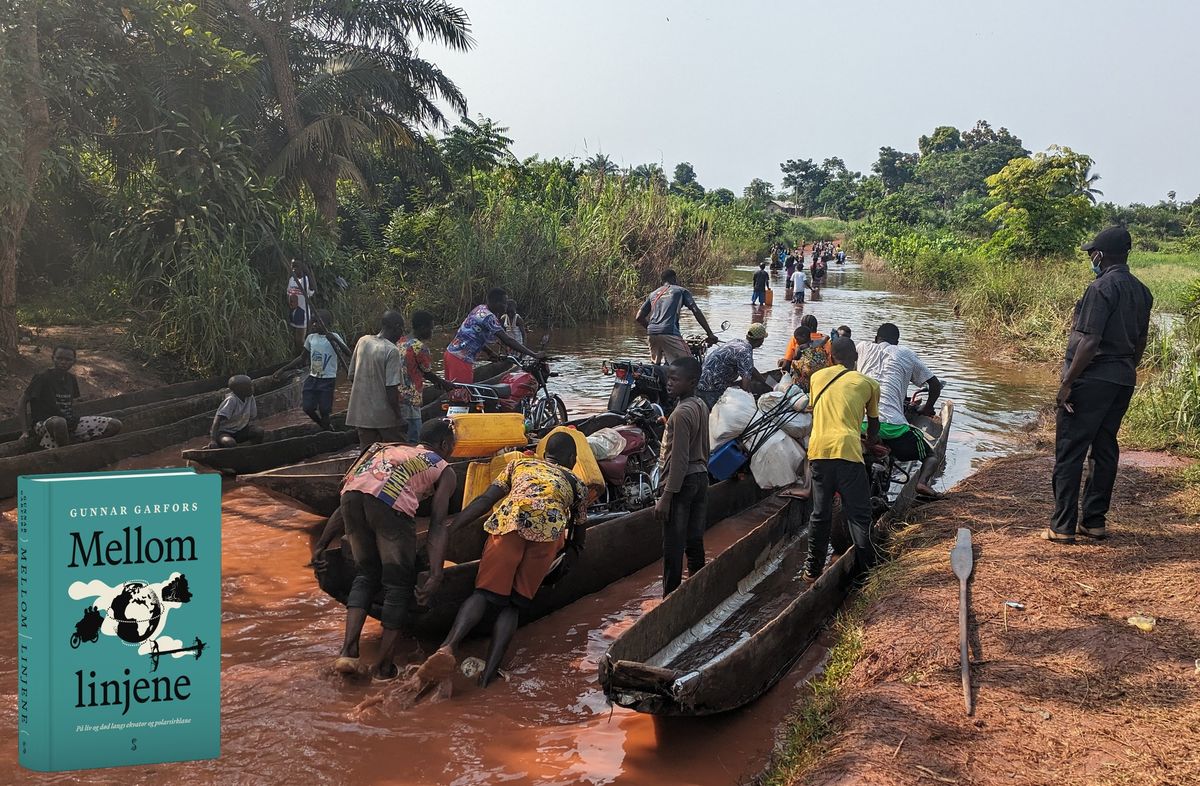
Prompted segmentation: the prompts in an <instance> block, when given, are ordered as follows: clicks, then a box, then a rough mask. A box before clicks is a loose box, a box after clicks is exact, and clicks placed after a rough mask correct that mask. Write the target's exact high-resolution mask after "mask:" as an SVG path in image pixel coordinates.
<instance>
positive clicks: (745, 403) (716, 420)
mask: <svg viewBox="0 0 1200 786" xmlns="http://www.w3.org/2000/svg"><path fill="white" fill-rule="evenodd" d="M755 411H756V410H755V408H754V396H752V395H750V394H749V393H747V392H746V391H744V390H742V389H741V388H729V389H728V390H726V391H725V392H724V393H723V394H722V395H721V398H720V399H719V400H718V401H717V403H716V406H714V407H713V408H712V412H710V413H709V414H708V442H709V449H710V450H716V449H717V448H718V447H720V446H721V445H724V444H725V443H726V442H728V441H729V440H731V439H734V438H736V437H738V436H740V435H741V433H742V431H744V430H745V428H746V426H747V425H749V423H750V418H752V417H754V413H755Z"/></svg>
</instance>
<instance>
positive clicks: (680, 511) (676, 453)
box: [654, 357, 708, 598]
mask: <svg viewBox="0 0 1200 786" xmlns="http://www.w3.org/2000/svg"><path fill="white" fill-rule="evenodd" d="M699 379H700V363H699V362H698V361H697V360H696V359H695V358H690V357H688V358H680V359H679V360H676V361H675V362H674V363H672V364H671V367H670V369H669V370H668V371H667V393H668V395H670V397H671V398H673V399H677V400H678V402H679V403H678V404H676V405H675V409H674V410H672V412H671V417H670V418H668V419H667V428H666V430H665V431H664V432H663V442H662V445H663V449H662V454H661V456H660V457H659V467H660V469H661V475H662V478H663V486H662V496H661V497H659V498H658V503H657V504H656V505H655V506H654V517H655V518H656V519H657V520H658V523H659V524H661V525H662V528H663V579H662V582H663V597H664V598H665V597H666V596H667V595H669V594H671V591H672V590H674V589H675V588H676V587H678V586H679V583H680V582H681V581H682V580H683V555H684V553H685V552H686V553H687V563H688V575H689V576H695V575H696V571H698V570H700V569H701V568H703V567H704V527H705V525H706V524H707V523H708V405H707V404H705V403H704V402H703V401H701V400H700V399H699V398H698V397H697V396H696V382H697V381H698V380H699Z"/></svg>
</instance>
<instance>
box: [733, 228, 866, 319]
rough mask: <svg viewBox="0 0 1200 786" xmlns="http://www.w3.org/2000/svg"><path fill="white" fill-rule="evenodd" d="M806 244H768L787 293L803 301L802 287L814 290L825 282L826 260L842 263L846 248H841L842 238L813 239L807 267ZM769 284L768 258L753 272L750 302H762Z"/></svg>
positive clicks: (800, 301) (798, 301) (793, 300)
mask: <svg viewBox="0 0 1200 786" xmlns="http://www.w3.org/2000/svg"><path fill="white" fill-rule="evenodd" d="M805 248H806V246H805V245H804V243H803V242H801V243H800V244H799V245H798V246H796V247H794V248H789V247H787V246H785V245H783V244H782V243H777V244H775V245H774V246H772V248H771V255H770V256H769V257H768V259H769V260H770V263H771V269H772V270H783V274H784V279H783V280H784V282H785V288H786V293H787V295H788V297H790V298H791V300H792V302H793V303H797V304H802V303H804V300H805V290H806V289H811V290H812V291H814V292H815V291H817V290H819V289H820V288H821V285H822V284H824V283H825V276H826V275H827V273H828V263H829V262H830V261H833V260H836V261H837V264H839V265H841V264H845V262H846V252H845V251H843V250H842V244H841V241H837V242H836V243H835V242H833V241H820V240H819V241H816V242H814V243H813V250H812V266H811V268H810V269H809V270H808V271H805V268H804V258H805V256H806V255H805ZM770 288H771V275H770V273H768V272H767V262H760V263H759V265H758V270H757V271H756V272H755V273H754V280H753V284H752V291H751V294H750V304H751V305H765V304H766V302H767V292H768V291H769V290H770Z"/></svg>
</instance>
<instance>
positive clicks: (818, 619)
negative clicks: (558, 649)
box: [600, 500, 855, 715]
mask: <svg viewBox="0 0 1200 786" xmlns="http://www.w3.org/2000/svg"><path fill="white" fill-rule="evenodd" d="M807 514H808V503H807V501H801V500H793V501H792V502H790V503H789V504H788V506H787V507H786V508H784V509H783V510H779V511H778V512H775V513H773V514H771V515H770V517H769V518H768V519H767V520H766V521H765V522H764V523H763V524H762V525H761V526H759V527H758V528H757V529H755V530H753V531H752V532H750V533H749V534H747V535H746V536H744V537H743V538H742V539H741V540H739V541H738V542H737V543H735V544H734V545H733V546H731V547H730V548H729V549H727V550H726V551H725V552H723V553H722V554H720V555H719V556H718V557H717V558H716V559H715V560H713V561H712V562H711V563H710V564H709V565H707V566H705V568H704V570H702V571H701V572H700V573H698V574H696V576H695V577H693V578H691V579H689V580H688V581H686V582H685V583H684V584H683V585H682V586H681V587H680V588H679V589H678V590H676V591H675V592H674V593H672V594H671V596H670V597H668V598H667V599H666V600H664V601H663V603H662V604H660V605H659V606H658V607H656V608H654V609H652V610H651V611H649V612H647V613H646V614H645V615H643V616H642V617H641V618H639V619H638V620H637V621H636V622H635V623H634V624H633V625H632V626H631V627H630V628H629V629H628V630H626V631H625V632H624V633H623V634H622V635H621V636H620V637H619V638H618V639H617V641H615V642H614V643H613V645H612V647H610V648H609V651H608V653H606V655H605V656H604V658H602V659H601V663H600V682H601V685H602V687H603V688H604V691H605V693H606V695H607V696H608V697H609V699H611V700H612V701H614V702H615V703H617V704H620V705H622V706H625V707H630V708H632V709H636V710H639V711H641V712H648V713H652V714H658V715H708V714H713V713H717V712H725V711H728V710H732V709H735V708H737V707H740V706H742V705H744V704H746V703H748V702H750V701H752V700H754V699H755V698H757V697H758V696H759V695H761V694H762V693H763V692H764V691H766V690H767V689H768V688H769V687H771V685H773V684H774V683H775V682H776V681H778V679H779V678H780V677H781V676H782V675H783V674H784V673H786V671H787V670H788V669H789V668H791V666H792V664H793V663H794V662H795V661H796V659H797V658H799V657H800V655H801V654H802V653H803V652H804V650H805V648H806V647H807V646H808V644H809V643H810V642H811V641H812V640H813V638H815V637H816V635H817V633H818V632H819V631H820V629H821V627H822V626H823V625H824V623H825V621H826V620H827V619H828V618H829V616H830V615H831V614H832V613H833V612H834V611H835V610H836V609H837V608H838V606H840V605H841V603H842V601H843V600H844V599H845V597H846V594H847V593H848V592H849V589H850V583H851V579H852V578H853V572H854V566H855V555H854V549H853V548H851V549H849V550H848V551H847V552H846V553H844V554H842V555H841V556H840V557H838V558H837V560H836V561H835V562H833V564H831V565H830V566H828V567H827V568H826V570H825V572H824V573H823V574H822V576H821V578H820V580H818V581H817V582H816V583H815V584H813V585H812V586H811V587H809V586H807V585H806V584H805V583H804V581H803V580H802V579H801V575H800V574H801V570H802V568H803V565H804V560H805V558H806V557H807V553H808V537H807V529H806V527H805V520H806V519H807Z"/></svg>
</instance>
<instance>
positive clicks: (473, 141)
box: [440, 115, 516, 175]
mask: <svg viewBox="0 0 1200 786" xmlns="http://www.w3.org/2000/svg"><path fill="white" fill-rule="evenodd" d="M507 133H508V128H507V127H505V126H499V125H496V123H495V121H493V120H492V119H490V118H487V117H484V116H483V115H480V116H479V121H478V122H476V121H474V120H472V119H470V118H469V117H464V118H462V120H460V121H459V122H458V125H456V126H454V128H452V129H450V132H449V133H448V134H446V136H445V137H444V138H443V139H442V140H441V143H440V147H441V150H442V158H443V160H444V161H445V162H446V166H448V167H449V168H450V170H451V171H453V172H455V173H457V174H460V175H465V174H470V173H472V172H476V171H482V172H486V171H488V170H491V169H495V168H496V167H497V166H498V165H499V164H501V163H508V162H512V161H515V160H516V157H515V156H513V154H512V150H511V149H510V148H511V147H512V143H513V140H512V139H511V138H510V137H508V136H507Z"/></svg>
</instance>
